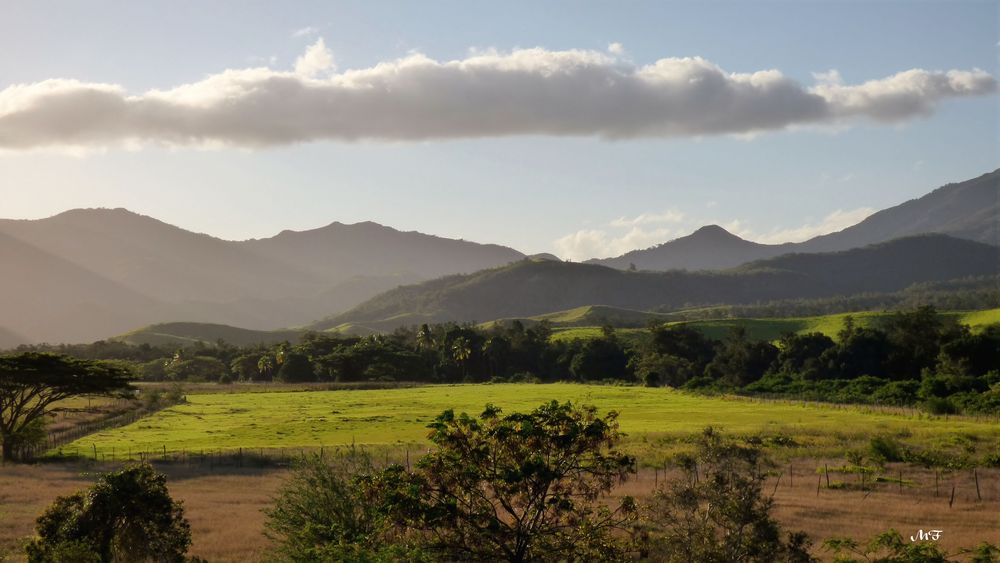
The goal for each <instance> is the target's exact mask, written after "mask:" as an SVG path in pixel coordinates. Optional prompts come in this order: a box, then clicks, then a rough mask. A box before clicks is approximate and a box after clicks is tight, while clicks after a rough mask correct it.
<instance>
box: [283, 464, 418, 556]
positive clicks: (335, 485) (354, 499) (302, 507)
mask: <svg viewBox="0 0 1000 563" xmlns="http://www.w3.org/2000/svg"><path fill="white" fill-rule="evenodd" d="M372 470H373V469H372V462H371V458H370V457H369V456H368V454H366V453H364V452H362V451H361V450H358V449H354V448H351V449H349V450H347V451H344V452H337V453H335V454H334V455H332V456H326V457H323V456H320V455H318V454H315V455H312V456H309V457H306V458H304V459H302V460H301V461H300V462H298V464H297V465H296V466H295V469H294V471H293V472H292V477H291V478H290V479H289V480H288V482H287V483H285V485H284V486H283V487H282V488H281V490H280V491H279V492H278V496H277V498H276V500H275V503H274V506H273V507H272V508H270V509H268V510H266V511H265V513H266V514H267V523H266V527H267V530H268V531H267V535H268V537H270V538H271V539H273V540H275V542H276V543H277V544H278V548H277V555H278V556H279V557H280V558H281V559H284V560H288V561H302V562H308V561H374V560H379V559H380V558H385V559H387V560H388V559H397V558H402V559H410V560H418V559H420V557H418V556H417V555H418V554H417V553H415V552H409V553H407V552H406V551H405V550H403V549H402V548H398V547H391V546H388V542H386V541H385V534H386V531H387V526H386V524H385V521H384V519H383V518H381V516H380V515H379V514H378V513H377V512H376V505H375V503H372V502H370V499H368V498H366V496H365V491H364V490H363V488H362V487H361V485H360V484H359V481H360V478H361V477H362V476H364V475H368V474H369V473H371V472H372ZM393 553H395V555H396V556H399V557H395V556H391V555H393ZM404 555H405V557H404Z"/></svg>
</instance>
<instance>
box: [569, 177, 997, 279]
mask: <svg viewBox="0 0 1000 563" xmlns="http://www.w3.org/2000/svg"><path fill="white" fill-rule="evenodd" d="M998 229H1000V170H994V171H993V172H990V173H987V174H983V175H982V176H979V177H977V178H973V179H971V180H966V181H964V182H958V183H953V184H947V185H945V186H941V187H940V188H938V189H936V190H934V191H932V192H930V193H929V194H927V195H925V196H923V197H920V198H917V199H912V200H910V201H907V202H905V203H902V204H899V205H897V206H894V207H890V208H888V209H883V210H882V211H879V212H877V213H874V214H872V215H871V216H869V217H868V218H866V219H865V220H863V221H861V222H860V223H858V224H857V225H853V226H851V227H848V228H846V229H843V230H841V231H838V232H836V233H830V234H827V235H820V236H817V237H814V238H812V239H809V240H807V241H804V242H800V243H785V244H761V243H756V242H752V241H748V240H744V239H742V238H740V237H738V236H736V235H734V234H732V233H729V232H728V231H726V230H725V229H723V228H722V227H720V226H718V225H709V226H706V227H702V228H700V229H698V230H697V231H695V232H694V233H692V234H690V235H687V236H684V237H680V238H677V239H674V240H672V241H669V242H666V243H663V244H660V245H657V246H654V247H652V248H647V249H644V250H633V251H631V252H627V253H625V254H623V255H621V256H617V257H614V258H604V259H593V260H588V261H587V263H588V264H600V265H603V266H609V267H612V268H617V269H619V270H625V269H628V268H629V267H631V266H632V265H635V267H637V268H639V269H642V270H656V271H666V270H675V269H676V270H722V269H726V268H732V267H735V266H739V265H740V264H745V263H747V262H751V261H754V260H762V259H766V258H772V257H775V256H780V255H782V254H787V253H792V252H798V253H813V252H834V251H838V250H848V249H851V248H859V247H862V246H867V245H869V244H876V243H880V242H886V241H889V240H893V239H896V238H901V237H906V236H911V235H917V234H923V233H942V234H947V235H951V236H954V237H957V238H963V239H968V240H974V241H978V242H984V243H987V244H992V245H997V244H998V243H1000V240H998Z"/></svg>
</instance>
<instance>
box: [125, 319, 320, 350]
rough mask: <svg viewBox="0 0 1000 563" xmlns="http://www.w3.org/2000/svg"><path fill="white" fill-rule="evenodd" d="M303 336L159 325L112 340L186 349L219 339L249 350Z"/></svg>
mask: <svg viewBox="0 0 1000 563" xmlns="http://www.w3.org/2000/svg"><path fill="white" fill-rule="evenodd" d="M302 332H303V331H301V330H250V329H246V328H237V327H234V326H229V325H221V324H212V323H162V324H155V325H150V326H147V327H143V328H140V329H137V330H133V331H132V332H128V333H126V334H123V335H121V336H117V337H115V340H121V341H123V342H126V343H128V344H133V345H139V344H150V345H153V346H188V345H191V344H194V343H195V342H199V341H200V342H204V343H205V344H215V342H216V341H218V340H219V339H220V338H221V339H222V340H225V341H226V342H228V343H229V344H235V345H237V346H248V345H253V344H259V343H264V344H274V343H278V342H283V341H285V340H288V341H291V342H296V341H297V340H298V339H299V337H300V336H301V335H302Z"/></svg>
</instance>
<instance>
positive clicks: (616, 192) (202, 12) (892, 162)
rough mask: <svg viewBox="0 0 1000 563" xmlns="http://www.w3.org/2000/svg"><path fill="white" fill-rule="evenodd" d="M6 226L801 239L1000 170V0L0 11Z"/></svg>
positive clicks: (531, 239)
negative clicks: (15, 221) (102, 222)
mask: <svg viewBox="0 0 1000 563" xmlns="http://www.w3.org/2000/svg"><path fill="white" fill-rule="evenodd" d="M0 11H2V12H3V14H4V15H3V17H2V18H0V52H3V53H6V55H5V56H4V57H2V58H0V217H6V218H26V219H35V218H42V217H47V216H51V215H54V214H57V213H59V212H61V211H64V210H67V209H72V208H78V207H125V208H128V209H131V210H133V211H135V212H138V213H142V214H146V215H150V216H153V217H156V218H158V219H160V220H163V221H165V222H168V223H171V224H174V225H177V226H180V227H182V228H185V229H189V230H193V231H197V232H204V233H208V234H211V235H214V236H218V237H221V238H225V239H233V240H240V239H246V238H260V237H267V236H272V235H274V234H276V233H278V232H280V231H282V230H284V229H293V230H303V229H309V228H316V227H320V226H323V225H326V224H329V223H331V222H333V221H340V222H343V223H354V222H360V221H369V220H370V221H376V222H379V223H382V224H385V225H389V226H392V227H395V228H397V229H400V230H406V231H409V230H416V231H421V232H425V233H430V234H435V235H440V236H447V237H453V238H463V239H466V240H473V241H477V242H487V243H497V244H504V245H508V246H512V247H514V248H517V249H518V250H521V251H522V252H526V253H537V252H553V253H555V254H557V255H559V256H561V257H563V258H568V259H574V260H582V259H586V258H591V257H605V256H613V255H618V254H622V253H624V252H626V251H628V250H632V249H635V248H645V247H648V246H651V245H654V244H657V243H661V242H665V241H667V240H670V239H673V238H676V237H678V236H682V235H685V234H688V233H690V232H692V231H693V230H695V229H696V228H697V227H699V226H701V225H705V224H712V223H715V224H719V225H722V226H724V227H725V228H727V229H729V230H731V231H732V232H734V233H736V234H739V235H740V236H743V237H744V238H748V239H751V240H756V241H759V242H769V243H776V242H787V241H799V240H804V239H806V238H809V237H811V236H814V235H817V234H822V233H825V232H832V231H835V230H839V229H842V228H844V227H847V226H849V225H851V224H854V223H856V222H858V221H860V220H862V219H863V218H864V217H865V216H867V215H868V214H870V213H872V212H873V211H876V210H878V209H882V208H885V207H889V206H892V205H896V204H899V203H901V202H903V201H906V200H908V199H912V198H916V197H919V196H921V195H923V194H925V193H927V192H929V191H930V190H932V189H934V188H936V187H938V186H940V185H943V184H946V183H948V182H955V181H961V180H965V179H969V178H973V177H976V176H978V175H980V174H983V173H986V172H989V171H991V170H994V169H995V168H997V167H998V161H1000V158H998V156H1000V150H998V149H1000V106H998V94H997V80H996V79H997V78H998V77H1000V69H998V55H1000V32H998V29H1000V3H998V2H996V1H995V0H993V1H988V2H968V1H950V2H918V1H908V2H882V1H877V2H862V1H852V2H846V1H845V2H813V1H804V2H776V1H766V2H763V1H762V2H739V3H725V2H688V3H682V2H638V1H635V2H597V1H587V2H557V1H554V2H544V3H539V2H465V1H460V2H450V1H436V2H424V3H417V2H388V1H385V2H362V1H359V2H294V3H279V2H249V1H231V2H227V1H214V2H210V3H204V2H194V1H171V2H166V1H164V2H156V1H150V2H141V3H139V2H125V1H121V2H110V1H103V2H102V1H97V2H82V1H70V2H48V1H44V0H42V1H32V2H27V1H24V2H21V1H10V0H0Z"/></svg>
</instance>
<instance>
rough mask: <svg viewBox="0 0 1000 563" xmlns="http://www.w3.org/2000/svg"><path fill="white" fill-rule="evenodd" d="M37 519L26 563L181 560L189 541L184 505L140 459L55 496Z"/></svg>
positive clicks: (150, 467) (189, 532)
mask: <svg viewBox="0 0 1000 563" xmlns="http://www.w3.org/2000/svg"><path fill="white" fill-rule="evenodd" d="M37 524H38V525H37V529H36V531H37V534H38V537H37V538H35V539H34V540H32V541H31V542H29V543H28V544H27V546H26V554H27V557H28V561H29V562H30V563H43V562H44V563H55V562H63V561H74V562H100V563H109V562H118V561H122V562H126V561H127V562H130V563H131V562H142V561H156V562H164V563H168V562H180V561H185V560H186V559H185V555H184V554H185V553H186V552H187V549H188V547H190V545H191V530H190V527H189V526H188V523H187V520H185V519H184V509H183V508H182V507H181V505H180V503H178V502H175V501H174V500H173V499H171V498H170V495H169V493H168V492H167V485H166V478H165V477H164V476H163V475H161V474H158V473H156V472H155V471H154V470H153V468H152V466H150V465H149V464H145V463H144V464H135V465H131V466H128V467H126V468H125V469H122V470H120V471H116V472H114V473H108V474H106V475H104V476H102V477H101V478H100V480H99V481H98V482H97V484H96V485H94V486H93V487H91V488H90V489H88V490H84V491H80V492H78V493H76V494H74V495H70V496H68V497H59V498H57V499H56V501H55V502H54V503H52V505H51V506H50V507H49V508H48V509H46V511H45V512H44V513H43V514H42V515H41V516H40V517H39V518H38V522H37Z"/></svg>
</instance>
